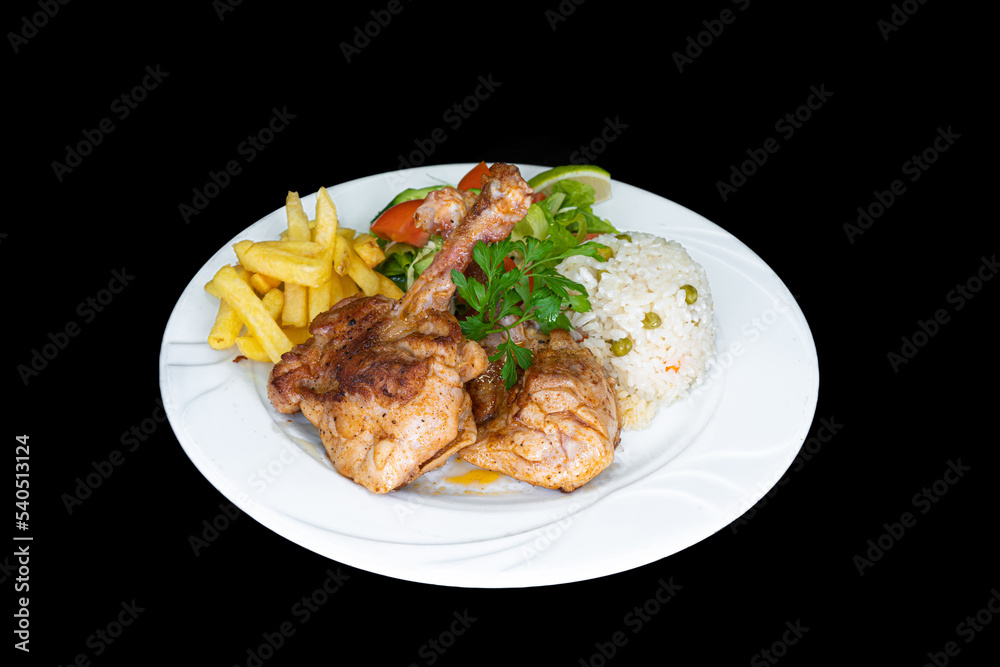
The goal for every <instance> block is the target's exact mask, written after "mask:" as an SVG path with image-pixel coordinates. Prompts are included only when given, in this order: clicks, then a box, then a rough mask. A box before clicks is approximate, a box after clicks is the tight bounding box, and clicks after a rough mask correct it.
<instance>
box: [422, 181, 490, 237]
mask: <svg viewBox="0 0 1000 667" xmlns="http://www.w3.org/2000/svg"><path fill="white" fill-rule="evenodd" d="M476 198H477V195H476V194H475V193H472V192H469V191H468V190H459V189H457V188H453V187H451V186H450V185H449V186H447V187H444V188H441V189H440V190H432V191H431V192H430V194H428V195H427V197H426V198H425V199H424V203H422V204H421V205H420V206H419V207H418V208H417V210H416V211H415V212H414V214H413V220H414V222H416V225H417V227H419V228H420V229H423V230H425V231H427V232H430V233H431V234H438V235H440V236H441V238H448V235H449V234H451V232H452V230H453V229H455V227H457V226H458V224H459V223H460V222H461V221H462V219H463V218H465V216H466V215H467V214H468V212H469V209H471V208H472V207H473V206H474V205H475V203H476Z"/></svg>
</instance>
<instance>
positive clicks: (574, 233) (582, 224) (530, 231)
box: [510, 179, 618, 255]
mask: <svg viewBox="0 0 1000 667" xmlns="http://www.w3.org/2000/svg"><path fill="white" fill-rule="evenodd" d="M593 204H594V188H593V187H592V186H590V185H587V184H585V183H581V182H579V181H573V180H569V179H567V180H563V181H559V182H558V183H556V184H555V185H554V186H552V193H551V194H550V195H549V196H548V197H546V198H545V199H543V200H542V201H540V202H537V203H535V204H532V205H531V206H530V207H529V208H528V213H527V215H525V216H524V218H523V219H522V220H521V221H520V222H518V223H517V224H516V225H514V229H513V231H512V232H511V237H510V238H511V240H512V241H520V240H521V239H523V238H525V237H526V236H533V237H534V238H536V239H539V240H543V241H544V240H546V239H549V240H551V241H552V242H553V250H552V252H553V255H558V254H561V253H563V252H566V251H567V250H569V249H571V248H575V247H577V246H579V245H580V244H581V243H583V242H584V241H585V240H586V238H587V234H605V233H608V232H611V233H617V232H618V230H617V229H615V227H614V225H612V224H611V223H610V222H608V221H607V220H604V219H603V218H600V217H598V216H596V215H594V212H593V210H592V209H591V207H592V206H593Z"/></svg>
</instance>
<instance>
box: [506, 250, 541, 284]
mask: <svg viewBox="0 0 1000 667" xmlns="http://www.w3.org/2000/svg"><path fill="white" fill-rule="evenodd" d="M515 268H517V264H515V263H514V260H512V259H511V258H510V257H504V258H503V269H504V271H510V270H511V269H515ZM528 291H529V292H534V291H535V277H534V276H531V277H530V278H528Z"/></svg>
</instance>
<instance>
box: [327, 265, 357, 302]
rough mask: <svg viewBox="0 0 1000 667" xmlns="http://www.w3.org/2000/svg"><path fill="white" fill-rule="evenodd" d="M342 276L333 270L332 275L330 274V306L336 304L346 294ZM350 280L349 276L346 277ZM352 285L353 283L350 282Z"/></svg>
mask: <svg viewBox="0 0 1000 667" xmlns="http://www.w3.org/2000/svg"><path fill="white" fill-rule="evenodd" d="M343 280H344V278H343V276H340V275H338V274H337V272H336V271H334V273H333V275H332V276H330V306H331V307H333V306H336V305H337V304H338V303H340V302H341V300H342V299H345V298H346V297H347V296H348V293H347V289H346V288H345V287H344V282H343ZM348 282H350V278H348ZM351 284H352V285H353V284H354V283H351Z"/></svg>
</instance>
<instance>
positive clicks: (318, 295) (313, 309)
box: [309, 276, 340, 322]
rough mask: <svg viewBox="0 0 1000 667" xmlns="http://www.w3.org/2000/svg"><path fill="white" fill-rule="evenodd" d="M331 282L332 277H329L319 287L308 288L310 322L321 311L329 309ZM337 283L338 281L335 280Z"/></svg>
mask: <svg viewBox="0 0 1000 667" xmlns="http://www.w3.org/2000/svg"><path fill="white" fill-rule="evenodd" d="M332 282H333V277H332V276H331V277H330V280H328V281H327V282H326V283H325V284H323V285H320V286H319V287H310V288H309V321H310V322H312V321H313V320H315V319H316V316H317V315H319V314H320V313H322V312H325V311H327V310H329V309H330V283H332ZM337 283H338V285H339V284H340V281H337Z"/></svg>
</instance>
